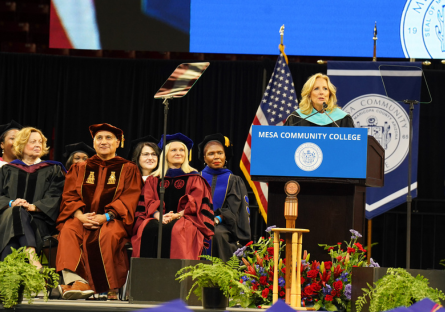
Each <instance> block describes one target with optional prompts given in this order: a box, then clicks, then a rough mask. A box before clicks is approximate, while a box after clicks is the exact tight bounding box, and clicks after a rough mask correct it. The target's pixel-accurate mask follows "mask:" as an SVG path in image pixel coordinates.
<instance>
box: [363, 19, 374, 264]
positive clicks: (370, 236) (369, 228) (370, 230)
mask: <svg viewBox="0 0 445 312" xmlns="http://www.w3.org/2000/svg"><path fill="white" fill-rule="evenodd" d="M372 39H373V40H374V53H373V55H372V61H373V62H377V22H375V24H374V37H373V38H372ZM366 238H367V241H368V248H367V250H368V253H367V258H368V265H369V264H370V263H371V244H372V219H369V220H368V233H367V235H366Z"/></svg>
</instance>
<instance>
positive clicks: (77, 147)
mask: <svg viewBox="0 0 445 312" xmlns="http://www.w3.org/2000/svg"><path fill="white" fill-rule="evenodd" d="M73 153H85V154H87V155H88V157H91V156H93V155H95V154H96V151H95V150H94V148H92V147H90V146H88V145H86V144H85V143H84V142H78V143H74V144H68V145H66V146H65V153H63V157H65V158H69V157H70V156H71V154H73Z"/></svg>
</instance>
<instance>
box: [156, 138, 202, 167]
mask: <svg viewBox="0 0 445 312" xmlns="http://www.w3.org/2000/svg"><path fill="white" fill-rule="evenodd" d="M166 138H167V139H166V142H167V145H165V153H166V157H165V173H166V172H167V170H168V169H169V168H170V169H182V171H184V173H190V172H192V171H197V170H196V169H195V168H193V167H191V166H190V164H189V158H188V157H187V156H188V155H189V150H190V151H191V148H192V147H193V141H192V140H191V139H190V138H188V137H186V136H185V135H183V134H182V133H175V134H168V135H167V137H166ZM163 144H164V142H163V138H161V141H160V142H159V144H158V146H159V148H160V149H162V148H163ZM190 156H191V152H190ZM162 157H163V152H161V156H160V160H161V161H162ZM161 170H162V164H159V168H158V170H156V171H155V172H154V173H153V175H154V176H160V175H161V172H162V171H161ZM165 173H164V174H165Z"/></svg>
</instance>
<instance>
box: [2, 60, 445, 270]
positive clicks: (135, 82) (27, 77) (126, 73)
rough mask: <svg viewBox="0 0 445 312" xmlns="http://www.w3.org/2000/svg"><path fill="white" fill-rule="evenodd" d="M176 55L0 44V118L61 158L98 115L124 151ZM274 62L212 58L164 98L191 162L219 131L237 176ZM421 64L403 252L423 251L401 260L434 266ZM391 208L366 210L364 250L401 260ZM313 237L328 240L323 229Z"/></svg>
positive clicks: (305, 73) (444, 100)
mask: <svg viewBox="0 0 445 312" xmlns="http://www.w3.org/2000/svg"><path fill="white" fill-rule="evenodd" d="M179 63H181V62H180V61H176V60H175V61H165V60H122V59H105V58H76V57H59V56H47V55H29V54H5V53H0V68H1V70H0V124H5V123H7V122H9V121H10V120H11V119H14V120H16V121H18V122H20V123H21V124H23V125H32V126H35V127H37V128H40V129H42V131H43V133H44V134H45V135H46V136H47V137H48V139H49V145H50V146H51V147H53V154H52V158H53V159H55V160H59V161H63V162H65V159H63V158H62V154H63V152H64V148H65V145H67V144H71V143H75V142H79V141H84V142H85V143H87V144H89V145H92V139H91V136H90V134H89V131H88V126H89V125H91V124H94V123H102V122H108V123H111V124H112V125H114V126H117V127H119V128H121V129H123V131H124V134H125V138H126V140H127V142H126V144H125V148H124V149H123V150H122V149H119V150H118V154H119V155H120V156H124V157H125V156H126V155H127V153H128V148H129V145H130V144H129V141H130V140H132V139H135V138H139V137H141V136H145V135H147V134H151V135H153V136H155V137H157V138H160V136H161V132H162V127H163V125H162V120H163V106H162V103H161V101H160V100H154V99H153V96H154V94H155V92H156V91H157V90H158V89H159V88H160V86H161V85H162V84H163V83H164V81H165V80H166V79H167V78H168V76H169V75H170V74H171V72H172V71H173V70H174V69H175V68H176V66H177V65H178V64H179ZM274 65H275V60H272V61H270V60H265V61H263V62H257V61H251V62H247V61H235V62H230V61H212V62H211V64H210V67H209V68H208V69H207V71H206V72H205V73H204V74H203V76H202V77H201V79H200V80H199V81H198V82H197V83H196V84H195V86H194V87H193V88H192V90H191V91H190V92H189V94H188V95H187V96H186V97H185V98H183V99H180V100H174V101H172V102H171V104H170V111H169V118H168V127H167V129H168V133H175V132H183V133H184V134H186V135H187V136H189V137H190V138H192V139H193V140H194V141H195V147H194V148H193V153H194V155H193V159H192V166H194V167H195V168H197V169H198V170H201V169H202V168H203V164H201V163H200V162H198V159H197V154H196V153H197V147H196V145H197V144H198V143H199V142H200V141H201V140H202V139H203V138H204V136H205V135H207V134H211V133H215V132H221V133H223V134H224V135H226V136H228V137H229V138H230V139H231V140H232V141H233V143H234V157H233V158H232V160H231V163H229V168H230V169H232V170H233V172H234V173H235V174H237V175H240V176H243V175H242V173H241V170H240V168H239V162H240V157H241V154H242V149H243V146H244V142H245V140H246V138H247V133H248V130H249V127H250V125H251V123H252V120H253V118H254V116H255V113H256V110H257V109H258V105H259V103H260V101H261V97H262V95H263V88H264V85H265V81H268V80H269V78H270V74H271V72H272V70H273V67H274ZM289 67H290V70H291V73H292V76H293V79H294V84H295V90H296V91H297V93H299V92H300V91H301V88H302V86H303V84H304V82H305V81H306V79H307V78H308V77H309V76H310V75H312V74H314V73H317V72H323V73H326V66H325V65H318V64H305V63H291V64H290V65H289ZM424 70H425V74H426V78H427V79H428V81H429V87H430V90H431V93H432V97H433V103H431V104H429V105H424V106H423V107H422V113H421V114H420V134H419V136H420V137H419V167H418V185H419V186H418V192H419V193H418V196H419V199H423V200H425V202H426V204H425V203H423V204H422V205H418V206H416V207H419V214H416V213H415V214H414V215H413V238H412V242H413V247H412V251H411V252H412V254H413V257H424V258H425V259H424V260H422V261H421V260H412V261H411V263H412V265H413V267H428V268H432V267H436V268H438V267H439V265H438V260H440V259H444V258H445V242H444V240H443V239H440V237H442V238H443V233H442V232H441V231H440V224H442V225H443V224H445V216H444V215H445V213H444V212H445V208H444V203H443V202H442V203H439V204H434V203H428V201H431V200H436V201H437V200H443V199H444V171H445V165H444V162H443V159H445V144H444V143H445V142H444V138H445V128H444V127H443V124H444V123H443V119H444V117H443V116H444V114H443V113H442V111H441V107H442V106H443V105H444V104H445V93H444V92H443V81H445V71H440V70H428V69H427V68H425V69H424ZM339 104H340V106H341V105H343V104H345V103H339ZM414 113H415V114H416V113H417V112H416V111H415V112H414ZM271 153H273V151H271ZM251 198H253V197H251ZM422 209H424V210H422ZM428 209H430V210H428ZM431 209H435V210H431ZM395 213H397V211H396V212H394V213H393V214H390V215H388V216H385V215H387V214H388V213H386V214H384V215H382V216H379V217H377V218H375V220H374V225H375V226H374V236H373V241H377V242H380V244H379V245H378V246H376V247H375V248H373V252H374V255H375V257H376V258H378V256H381V259H386V260H384V261H386V262H384V263H383V264H384V265H399V266H403V265H404V247H405V243H404V242H403V239H404V231H405V228H404V224H405V223H406V221H405V223H404V222H403V207H402V208H401V212H400V214H402V219H400V220H399V219H398V220H399V221H397V222H396V221H395V220H393V219H392V218H393V216H394V214H395ZM422 213H424V214H425V218H424V217H423V215H422ZM428 216H432V217H431V218H428ZM436 226H438V227H439V228H438V229H437V231H436ZM415 230H418V231H419V233H420V234H415V233H414V231H415ZM426 231H428V232H426ZM422 233H425V235H423V234H422ZM426 233H428V234H426ZM440 235H442V236H440ZM320 243H333V244H335V243H336V242H329V241H328V238H327V239H326V242H320ZM422 248H423V249H422ZM425 248H426V249H425ZM432 249H434V250H437V252H431V250H432ZM419 259H420V258H419Z"/></svg>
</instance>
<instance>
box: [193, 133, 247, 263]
mask: <svg viewBox="0 0 445 312" xmlns="http://www.w3.org/2000/svg"><path fill="white" fill-rule="evenodd" d="M232 154H233V152H232V143H231V142H230V140H229V138H227V137H225V136H223V135H222V134H221V133H216V134H212V135H208V136H206V137H205V138H204V140H203V141H202V142H201V143H200V144H199V145H198V157H199V159H200V160H201V161H204V162H205V164H206V165H207V166H206V167H205V168H204V169H203V170H202V171H201V175H202V176H203V177H204V178H205V179H206V180H207V182H208V183H209V184H210V185H211V187H212V199H213V212H214V214H215V220H214V221H215V235H214V236H213V240H212V246H211V254H212V256H213V257H219V258H221V259H222V260H223V261H228V260H229V259H230V257H232V255H233V253H234V252H235V251H236V250H237V249H238V248H240V247H242V246H244V245H245V244H246V243H248V242H249V241H250V224H249V216H250V211H249V198H248V196H247V189H246V186H245V185H244V182H243V179H241V177H239V176H237V175H234V174H233V173H232V171H230V170H229V169H227V168H226V165H227V161H228V160H230V158H232Z"/></svg>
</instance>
